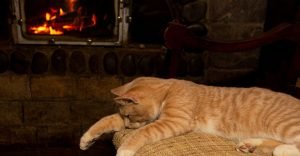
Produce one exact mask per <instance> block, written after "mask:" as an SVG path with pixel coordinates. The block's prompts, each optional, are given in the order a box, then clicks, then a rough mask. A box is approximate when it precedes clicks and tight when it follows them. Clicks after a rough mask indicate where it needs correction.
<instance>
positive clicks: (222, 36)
mask: <svg viewBox="0 0 300 156" xmlns="http://www.w3.org/2000/svg"><path fill="white" fill-rule="evenodd" d="M207 28H208V37H209V38H212V39H216V40H225V41H231V40H240V39H249V38H251V37H254V36H258V35H260V34H261V33H262V32H263V24H262V23H261V24H246V23H243V24H234V23H228V24H225V23H210V24H207Z"/></svg>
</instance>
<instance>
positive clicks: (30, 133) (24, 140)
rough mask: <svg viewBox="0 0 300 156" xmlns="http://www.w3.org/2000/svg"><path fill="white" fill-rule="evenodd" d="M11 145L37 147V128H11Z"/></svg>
mask: <svg viewBox="0 0 300 156" xmlns="http://www.w3.org/2000/svg"><path fill="white" fill-rule="evenodd" d="M11 144H23V145H25V144H26V145H35V144H36V127H28V126H21V127H14V128H11Z"/></svg>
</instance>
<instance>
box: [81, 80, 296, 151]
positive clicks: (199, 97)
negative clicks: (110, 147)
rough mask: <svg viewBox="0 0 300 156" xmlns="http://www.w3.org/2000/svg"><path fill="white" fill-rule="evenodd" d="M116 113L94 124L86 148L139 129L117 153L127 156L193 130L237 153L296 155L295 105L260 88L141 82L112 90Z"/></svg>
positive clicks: (289, 98) (83, 146)
mask: <svg viewBox="0 0 300 156" xmlns="http://www.w3.org/2000/svg"><path fill="white" fill-rule="evenodd" d="M112 93H113V94H115V95H117V97H116V98H115V101H116V103H118V104H119V110H120V111H119V113H116V114H113V115H111V116H107V117H104V118H102V119H101V120H99V121H98V122H97V123H95V124H94V125H93V126H92V127H91V128H90V129H89V130H88V131H87V132H86V133H85V134H84V135H83V136H82V138H81V142H80V147H81V149H87V148H88V147H89V146H90V145H91V144H92V143H93V142H94V141H95V140H96V139H97V138H98V137H99V136H101V134H103V133H107V132H111V131H119V130H121V129H124V128H138V129H137V131H136V132H135V133H134V134H132V135H131V136H130V137H129V138H128V139H127V140H125V141H124V143H123V144H122V145H121V146H120V148H119V149H118V151H117V156H132V155H134V153H135V152H136V151H137V150H138V149H139V148H140V147H142V146H143V145H145V144H149V143H152V142H156V141H159V140H162V139H165V138H169V137H173V136H177V135H181V134H184V133H187V132H192V131H201V132H205V133H210V134H213V135H218V136H222V137H226V138H230V139H237V140H240V142H239V143H238V144H237V150H239V151H241V152H253V151H254V150H255V148H256V147H258V146H271V147H274V150H273V155H274V156H282V155H291V156H294V155H300V152H299V151H300V150H299V149H300V101H299V100H298V99H296V98H294V97H292V96H289V95H287V94H283V93H279V92H273V91H271V90H267V89H262V88H257V87H253V88H233V87H213V86H206V85H199V84H195V83H193V82H189V81H184V80H176V79H159V78H151V77H141V78H137V79H135V80H133V81H132V82H130V83H127V84H125V85H123V86H121V87H118V88H115V89H113V90H112Z"/></svg>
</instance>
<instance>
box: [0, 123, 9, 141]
mask: <svg viewBox="0 0 300 156" xmlns="http://www.w3.org/2000/svg"><path fill="white" fill-rule="evenodd" d="M0 134H1V135H0V145H9V144H11V131H10V130H9V128H7V127H0Z"/></svg>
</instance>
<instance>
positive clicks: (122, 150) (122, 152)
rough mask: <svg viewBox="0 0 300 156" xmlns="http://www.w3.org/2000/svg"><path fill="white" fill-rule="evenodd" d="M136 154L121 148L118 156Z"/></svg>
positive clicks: (132, 155)
mask: <svg viewBox="0 0 300 156" xmlns="http://www.w3.org/2000/svg"><path fill="white" fill-rule="evenodd" d="M134 154H135V152H134V151H132V150H128V149H122V148H119V149H118V151H117V155H116V156H134Z"/></svg>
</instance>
